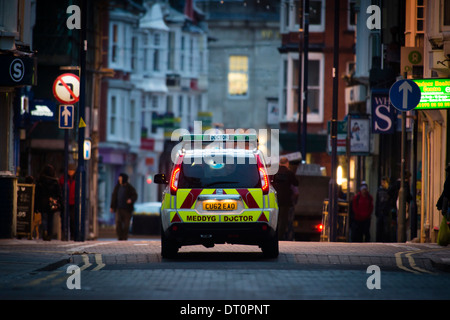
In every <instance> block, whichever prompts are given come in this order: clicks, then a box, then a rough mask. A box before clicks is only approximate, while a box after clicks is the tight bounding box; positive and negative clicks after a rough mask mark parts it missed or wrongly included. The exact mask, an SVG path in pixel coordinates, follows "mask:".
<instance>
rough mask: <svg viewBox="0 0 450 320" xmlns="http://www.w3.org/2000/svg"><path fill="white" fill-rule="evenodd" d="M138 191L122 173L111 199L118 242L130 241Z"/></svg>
mask: <svg viewBox="0 0 450 320" xmlns="http://www.w3.org/2000/svg"><path fill="white" fill-rule="evenodd" d="M137 197H138V195H137V192H136V189H134V187H133V186H132V185H131V184H130V183H129V182H128V175H127V174H125V173H121V174H120V175H119V179H118V183H117V184H116V186H115V187H114V191H113V193H112V197H111V206H110V207H111V209H110V210H111V212H115V213H116V233H117V238H118V240H127V239H128V229H129V228H130V220H131V215H132V214H133V210H134V203H135V202H136V200H137Z"/></svg>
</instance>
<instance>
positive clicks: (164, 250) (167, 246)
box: [161, 227, 178, 259]
mask: <svg viewBox="0 0 450 320" xmlns="http://www.w3.org/2000/svg"><path fill="white" fill-rule="evenodd" d="M177 253H178V246H177V244H176V243H175V241H173V240H171V239H169V238H167V236H166V234H165V232H164V230H163V228H162V227H161V256H162V257H163V258H169V259H170V258H174V257H175V256H176V255H177Z"/></svg>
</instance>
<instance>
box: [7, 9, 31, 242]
mask: <svg viewBox="0 0 450 320" xmlns="http://www.w3.org/2000/svg"><path fill="white" fill-rule="evenodd" d="M35 17H36V2H35V1H31V0H22V1H19V0H17V1H9V0H2V1H0V70H1V71H2V77H1V79H0V190H1V192H0V237H1V238H10V237H12V236H13V235H15V233H16V228H15V227H16V211H17V205H16V203H17V196H16V190H17V182H18V180H17V176H19V175H20V139H21V138H23V137H24V134H25V133H24V132H23V130H21V129H20V123H21V115H22V114H23V113H25V112H27V111H28V110H27V107H28V105H27V104H26V101H27V98H26V97H27V95H28V92H29V89H30V88H31V87H32V86H34V85H36V83H37V79H36V76H37V70H36V58H35V54H34V52H33V37H32V30H33V27H34V23H35Z"/></svg>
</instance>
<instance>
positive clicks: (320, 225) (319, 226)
mask: <svg viewBox="0 0 450 320" xmlns="http://www.w3.org/2000/svg"><path fill="white" fill-rule="evenodd" d="M322 230H323V224H318V225H316V231H318V232H322Z"/></svg>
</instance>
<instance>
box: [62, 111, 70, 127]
mask: <svg viewBox="0 0 450 320" xmlns="http://www.w3.org/2000/svg"><path fill="white" fill-rule="evenodd" d="M61 116H62V117H63V118H64V126H65V127H67V125H68V124H69V117H71V116H72V114H71V113H70V111H69V110H68V109H67V106H64V110H63V112H61Z"/></svg>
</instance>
